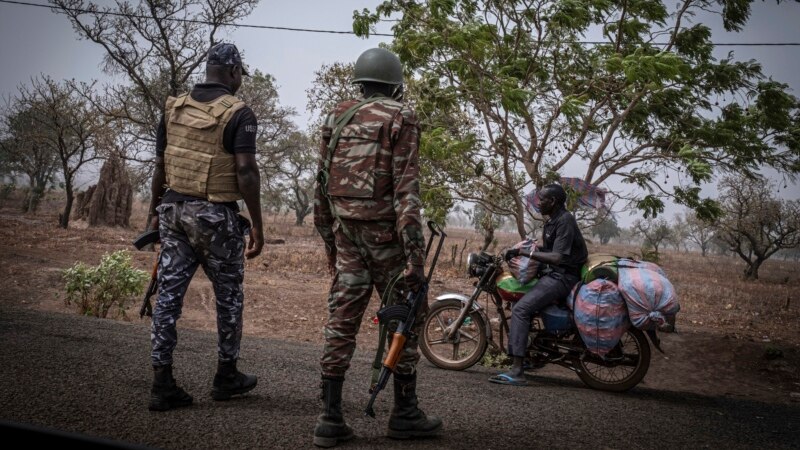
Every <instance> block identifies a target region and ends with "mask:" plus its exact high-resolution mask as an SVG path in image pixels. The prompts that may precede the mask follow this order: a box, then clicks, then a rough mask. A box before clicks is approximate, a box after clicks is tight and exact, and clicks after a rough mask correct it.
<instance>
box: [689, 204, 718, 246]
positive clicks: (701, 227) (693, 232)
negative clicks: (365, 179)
mask: <svg viewBox="0 0 800 450" xmlns="http://www.w3.org/2000/svg"><path fill="white" fill-rule="evenodd" d="M684 221H685V222H686V232H687V233H686V239H688V240H689V241H691V242H693V243H694V244H695V245H697V246H698V247H699V248H700V252H701V253H702V255H703V256H706V254H708V250H709V249H710V248H711V246H712V244H713V240H714V224H713V223H711V222H709V221H706V220H703V219H701V218H699V217H698V216H697V214H695V213H694V212H686V213H685V214H684Z"/></svg>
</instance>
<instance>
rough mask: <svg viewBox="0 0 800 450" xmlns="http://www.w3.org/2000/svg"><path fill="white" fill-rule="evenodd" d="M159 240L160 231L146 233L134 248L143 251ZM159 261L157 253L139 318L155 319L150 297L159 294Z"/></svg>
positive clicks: (140, 236)
mask: <svg viewBox="0 0 800 450" xmlns="http://www.w3.org/2000/svg"><path fill="white" fill-rule="evenodd" d="M159 239H160V238H159V235H158V230H151V231H145V232H144V233H142V234H140V235H139V237H137V238H136V239H134V241H133V246H134V247H136V250H141V249H143V248H145V247H147V246H148V245H151V244H155V243H157V242H158V241H159ZM159 253H160V252H159ZM158 259H159V254H158V253H157V254H156V262H155V263H153V271H152V273H151V275H150V285H149V286H147V292H145V293H144V300H143V301H142V307H141V308H139V318H142V317H144V316H147V317H153V305H152V304H151V303H150V297H152V296H153V295H155V294H156V292H158Z"/></svg>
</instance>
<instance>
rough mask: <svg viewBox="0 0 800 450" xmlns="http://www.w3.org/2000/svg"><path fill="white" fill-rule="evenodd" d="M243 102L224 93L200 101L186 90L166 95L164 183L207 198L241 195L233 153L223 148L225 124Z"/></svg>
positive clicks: (222, 199)
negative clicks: (205, 101) (177, 93)
mask: <svg viewBox="0 0 800 450" xmlns="http://www.w3.org/2000/svg"><path fill="white" fill-rule="evenodd" d="M243 106H244V102H243V101H242V100H239V99H238V98H236V97H234V96H232V95H223V96H221V97H219V98H217V99H215V100H213V101H210V102H207V103H203V102H198V101H196V100H193V99H192V97H191V96H190V95H189V94H185V95H182V96H180V97H177V98H175V97H169V98H168V99H167V104H166V108H165V112H164V123H165V124H166V127H167V148H166V151H165V153H164V165H165V170H166V175H167V186H168V187H169V188H170V189H172V190H174V191H176V192H179V193H181V194H186V195H191V196H194V197H200V198H205V199H207V200H208V201H210V202H216V203H221V202H232V201H236V200H239V199H241V198H242V194H241V192H239V183H238V182H237V179H236V157H235V156H234V155H233V154H231V153H228V152H226V151H225V147H224V145H223V142H222V141H223V135H224V133H225V126H226V125H227V124H228V122H229V121H230V120H231V117H233V114H234V113H235V112H236V111H238V110H239V109H240V108H242V107H243Z"/></svg>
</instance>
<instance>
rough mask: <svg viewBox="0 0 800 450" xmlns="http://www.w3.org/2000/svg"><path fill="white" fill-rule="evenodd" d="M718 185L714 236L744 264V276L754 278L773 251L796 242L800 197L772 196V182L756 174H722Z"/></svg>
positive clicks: (799, 243) (798, 238) (799, 239)
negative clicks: (720, 213) (718, 207)
mask: <svg viewBox="0 0 800 450" xmlns="http://www.w3.org/2000/svg"><path fill="white" fill-rule="evenodd" d="M720 187H721V188H722V195H721V197H720V203H721V204H722V209H723V211H724V215H723V216H722V218H721V219H720V220H719V221H718V222H717V223H716V227H717V230H718V236H719V238H720V239H721V240H722V241H724V242H725V243H726V244H728V246H729V248H730V249H731V250H732V251H733V252H734V253H736V254H737V255H739V257H740V258H742V259H743V260H744V262H745V263H746V264H747V268H746V269H745V271H744V277H745V279H751V280H755V279H758V269H759V268H760V267H761V264H763V263H764V261H766V260H767V259H769V258H770V257H771V256H772V255H774V254H775V252H777V251H778V250H781V249H789V248H795V247H798V246H800V200H779V199H776V198H775V197H773V196H772V193H773V192H774V189H775V186H774V185H772V184H771V183H767V182H765V181H764V180H762V179H757V178H745V177H739V178H733V177H726V178H725V179H723V180H722V182H721V183H720Z"/></svg>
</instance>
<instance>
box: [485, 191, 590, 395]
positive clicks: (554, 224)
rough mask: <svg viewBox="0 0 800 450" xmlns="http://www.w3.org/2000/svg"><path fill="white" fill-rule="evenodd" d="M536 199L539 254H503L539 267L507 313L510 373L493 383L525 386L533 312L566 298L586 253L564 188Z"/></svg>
mask: <svg viewBox="0 0 800 450" xmlns="http://www.w3.org/2000/svg"><path fill="white" fill-rule="evenodd" d="M539 200H540V202H539V209H540V211H541V213H542V215H545V216H547V221H545V224H544V230H543V231H542V246H541V247H540V248H539V251H534V252H531V253H530V254H528V253H524V252H521V251H520V249H510V250H507V251H506V252H505V254H504V258H505V259H506V261H508V260H509V259H511V258H513V257H515V256H525V257H528V258H531V259H533V260H535V261H539V262H540V263H541V264H542V265H541V268H540V270H539V274H540V275H541V276H540V278H539V281H538V282H537V283H536V284H535V285H534V286H533V288H532V289H531V290H530V291H528V292H527V293H526V294H525V295H524V296H523V297H522V298H521V299H520V300H519V301H518V302H516V304H515V305H514V307H513V310H512V311H511V325H510V329H509V336H508V354H509V355H510V356H511V357H512V360H513V363H512V366H511V370H510V371H508V372H506V373H501V374H498V375H494V376H492V377H491V378H489V381H491V382H493V383H498V384H510V385H514V386H524V385H526V384H528V382H527V380H526V379H525V371H524V369H525V368H524V366H523V362H524V359H525V357H526V353H527V348H528V334H529V333H530V329H531V320H532V319H533V316H534V314H535V313H537V312H539V311H541V310H542V309H543V308H545V307H547V306H549V305H551V304H554V303H557V302H559V301H561V300H563V299H565V298H566V297H567V295H569V293H570V291H571V290H572V288H573V287H574V286H575V284H577V283H578V281H579V280H580V273H581V267H582V266H583V264H584V263H585V262H586V258H587V256H588V254H589V253H588V251H587V249H586V242H585V241H584V239H583V235H582V234H581V230H580V228H578V223H577V222H576V221H575V217H573V216H572V214H571V213H570V212H569V211H567V210H566V207H565V204H566V201H567V193H566V192H565V191H564V188H562V187H561V186H560V185H558V184H548V185H546V186H545V187H543V188H542V189H541V191H539ZM523 253H524V254H523Z"/></svg>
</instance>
